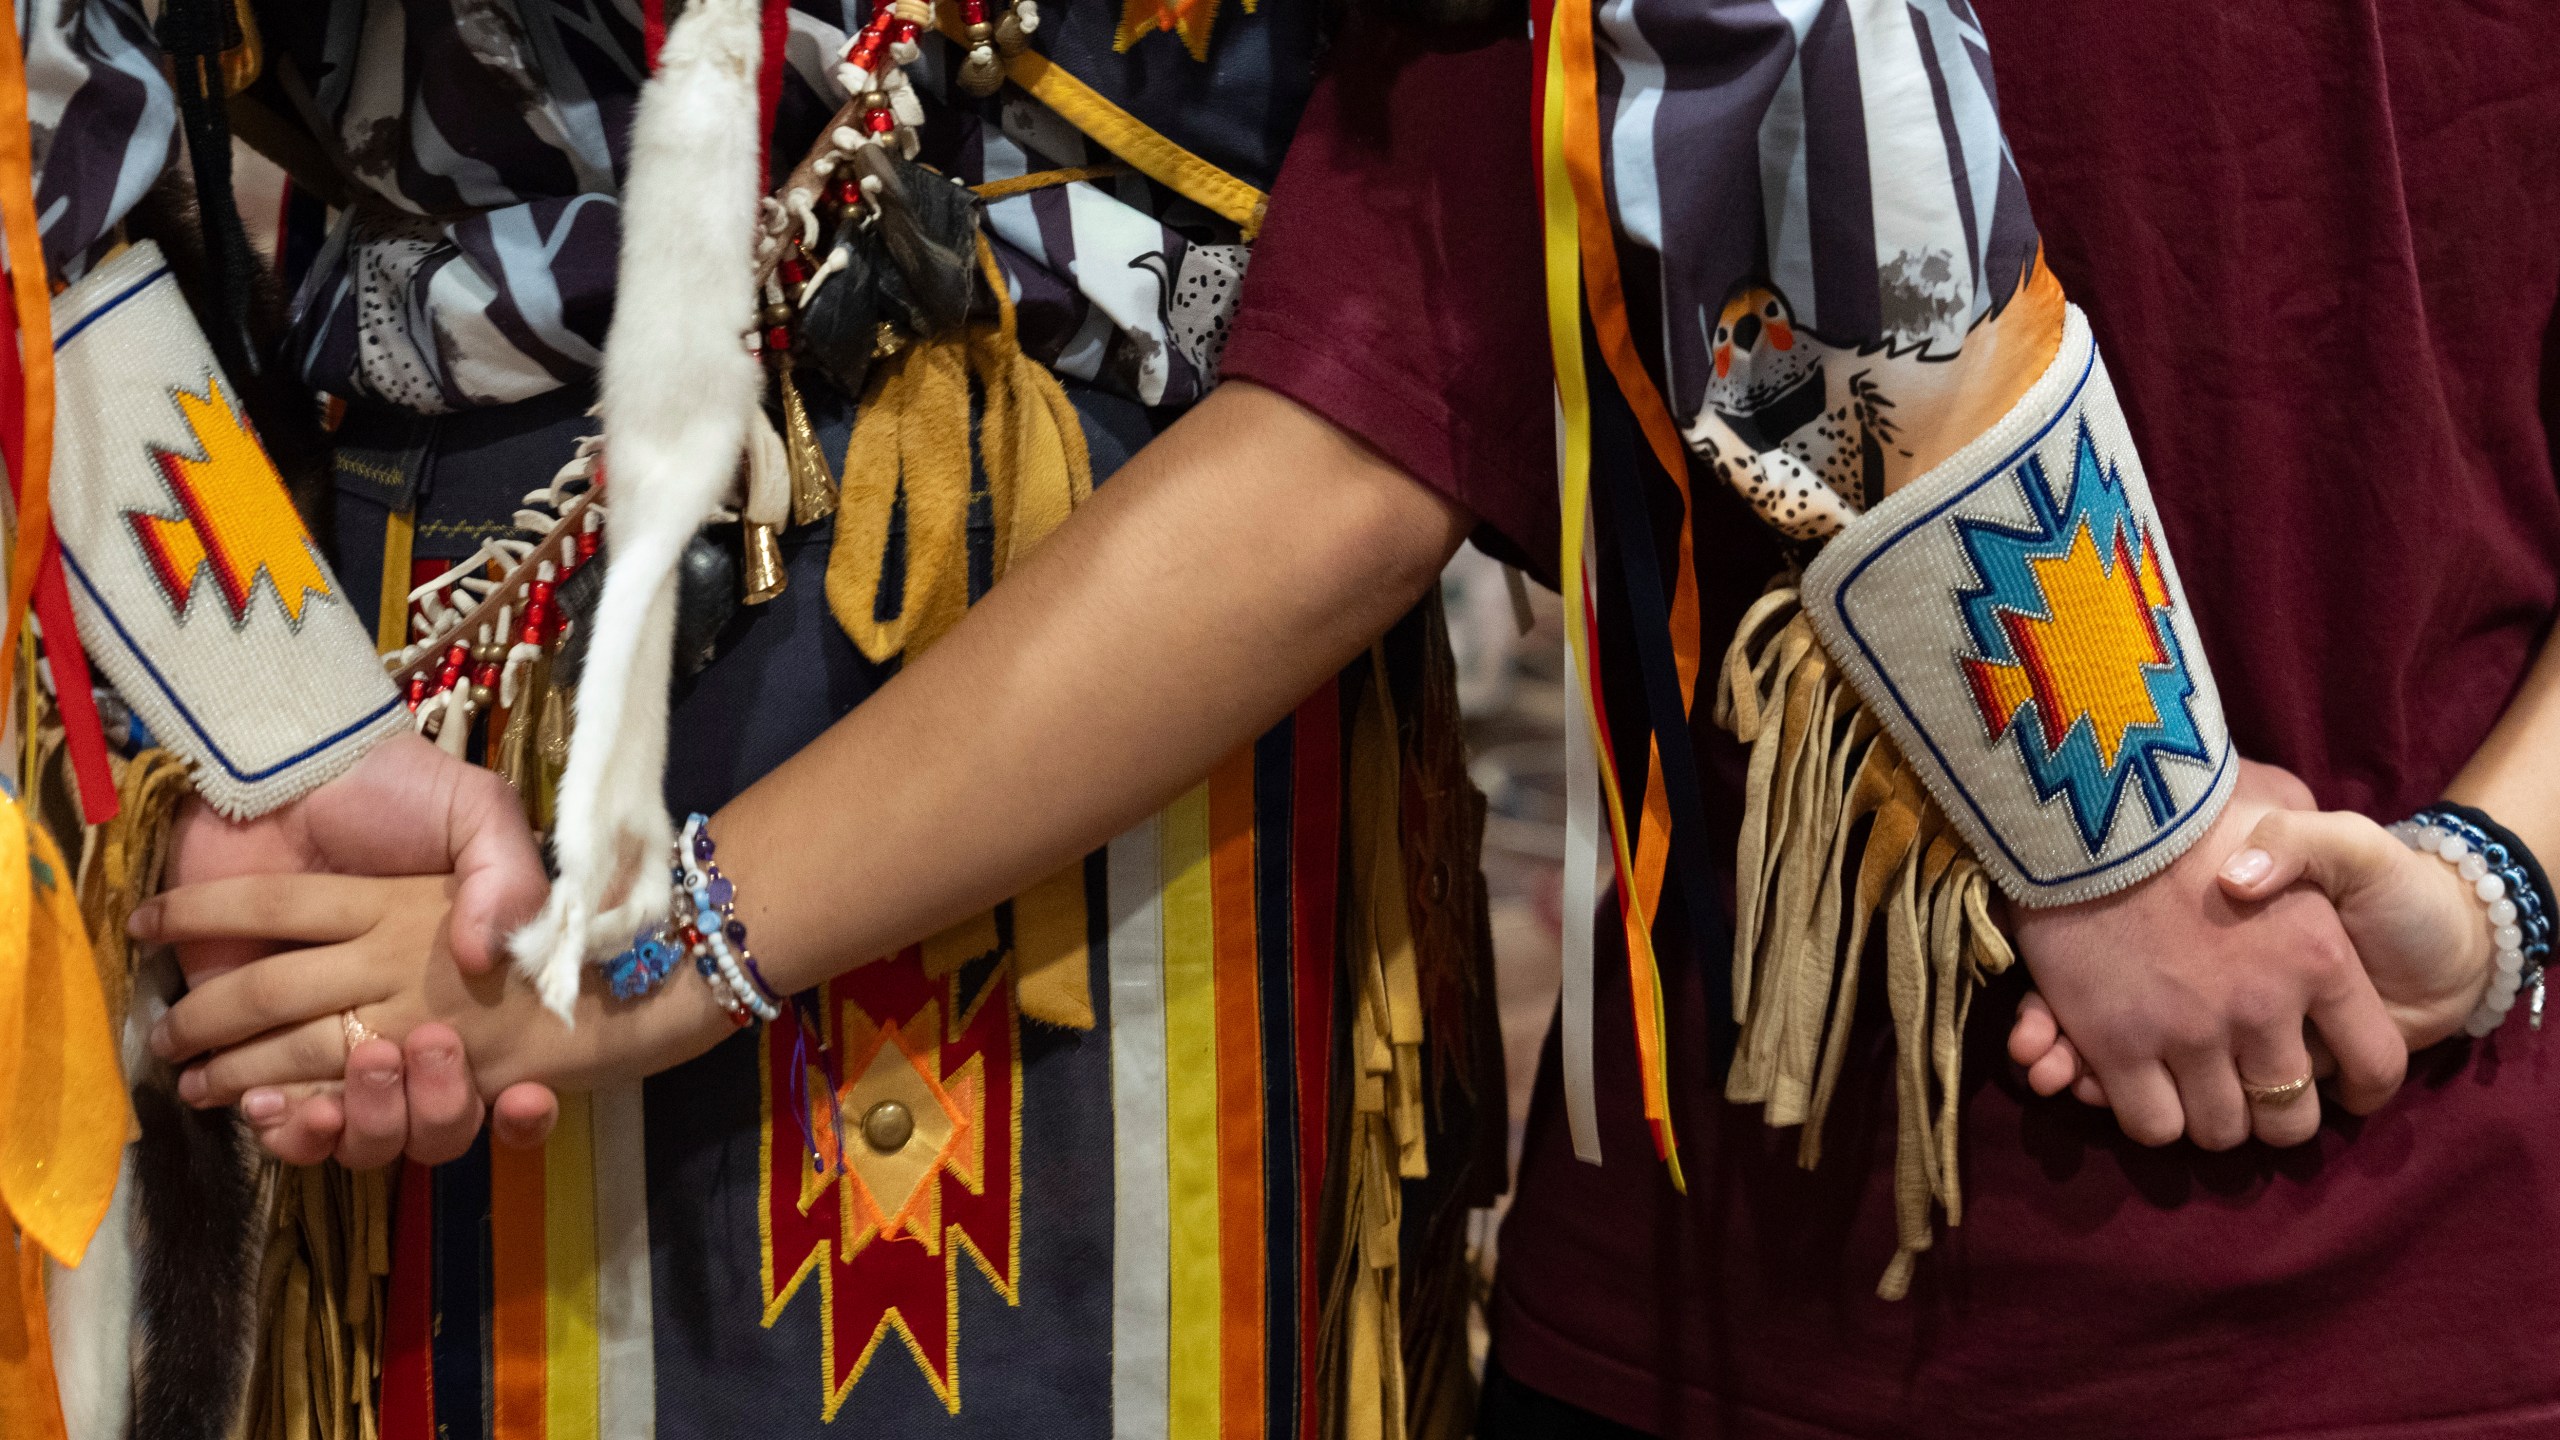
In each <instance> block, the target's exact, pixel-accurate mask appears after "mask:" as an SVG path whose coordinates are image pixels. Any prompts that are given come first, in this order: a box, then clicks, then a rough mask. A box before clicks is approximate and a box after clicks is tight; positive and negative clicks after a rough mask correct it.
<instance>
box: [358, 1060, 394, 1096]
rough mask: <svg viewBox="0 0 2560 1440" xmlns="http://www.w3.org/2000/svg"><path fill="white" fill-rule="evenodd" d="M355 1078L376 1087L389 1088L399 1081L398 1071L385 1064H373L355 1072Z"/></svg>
mask: <svg viewBox="0 0 2560 1440" xmlns="http://www.w3.org/2000/svg"><path fill="white" fill-rule="evenodd" d="M356 1078H357V1079H358V1080H361V1081H363V1082H364V1083H365V1084H367V1085H371V1086H374V1087H375V1088H377V1089H385V1090H387V1089H389V1088H390V1087H392V1086H394V1085H397V1084H399V1083H400V1072H399V1071H397V1070H394V1069H390V1068H388V1067H386V1066H381V1065H373V1066H368V1067H366V1068H365V1069H362V1070H359V1071H357V1072H356Z"/></svg>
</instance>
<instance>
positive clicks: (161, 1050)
mask: <svg viewBox="0 0 2560 1440" xmlns="http://www.w3.org/2000/svg"><path fill="white" fill-rule="evenodd" d="M176 1048H178V1047H177V1042H176V1041H174V1040H172V1039H170V1038H169V1022H168V1021H166V1020H163V1021H160V1022H159V1023H157V1024H155V1025H153V1026H152V1027H151V1053H152V1054H154V1055H157V1056H159V1057H160V1058H161V1059H163V1060H166V1059H168V1058H169V1052H170V1051H172V1050H174V1049H176Z"/></svg>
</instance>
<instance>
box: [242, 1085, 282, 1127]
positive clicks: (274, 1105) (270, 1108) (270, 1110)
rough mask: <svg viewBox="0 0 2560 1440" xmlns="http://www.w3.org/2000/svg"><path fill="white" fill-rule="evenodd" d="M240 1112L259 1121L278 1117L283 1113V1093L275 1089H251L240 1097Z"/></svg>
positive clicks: (262, 1121)
mask: <svg viewBox="0 0 2560 1440" xmlns="http://www.w3.org/2000/svg"><path fill="white" fill-rule="evenodd" d="M240 1113H241V1114H243V1115H246V1116H248V1117H249V1118H250V1119H251V1120H252V1121H256V1122H259V1123H264V1122H266V1121H269V1120H275V1119H279V1118H281V1117H282V1116H283V1114H284V1095H283V1094H282V1093H281V1092H279V1091H275V1090H252V1091H250V1092H249V1093H248V1094H246V1095H243V1096H241V1097H240Z"/></svg>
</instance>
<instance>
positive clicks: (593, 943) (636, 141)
mask: <svg viewBox="0 0 2560 1440" xmlns="http://www.w3.org/2000/svg"><path fill="white" fill-rule="evenodd" d="M762 44H763V34H762V21H761V18H760V15H759V13H758V8H757V5H756V3H755V0H693V3H692V4H690V5H688V6H686V7H685V11H684V14H683V15H682V17H680V18H679V19H678V20H677V21H676V23H675V25H674V26H673V27H672V28H671V29H670V30H669V31H668V33H667V40H666V44H665V47H664V48H663V49H661V50H660V52H659V57H658V72H657V74H656V75H655V76H653V77H652V78H651V79H650V81H649V83H648V85H647V86H646V87H645V88H644V89H642V91H641V92H640V107H639V114H638V116H637V118H636V119H635V120H634V121H633V124H632V134H631V168H630V178H629V181H628V182H627V183H626V184H625V185H624V187H623V195H622V260H621V271H620V279H619V285H618V290H617V294H616V297H615V302H614V310H613V325H612V328H611V329H610V330H609V331H607V332H606V335H605V351H604V384H603V399H602V404H601V406H600V407H599V413H600V414H601V415H602V417H603V420H604V443H605V488H606V505H607V511H606V519H605V548H606V569H605V580H604V594H603V597H602V599H601V601H600V602H599V604H598V605H597V607H596V614H595V620H594V627H595V628H594V632H593V634H592V636H591V637H590V639H589V642H588V650H587V659H586V664H585V667H584V671H583V679H582V683H581V684H580V685H579V687H578V695H577V725H576V728H575V729H574V730H573V731H572V732H571V736H570V741H569V764H568V768H567V770H566V771H565V772H564V773H563V774H562V776H561V778H560V796H559V809H558V815H559V821H558V824H557V826H556V828H555V829H554V830H553V832H552V845H553V850H554V855H555V857H556V859H557V860H558V863H559V871H560V875H559V879H558V881H557V882H555V883H554V884H553V886H552V887H551V899H550V903H549V904H547V905H546V906H544V908H543V911H542V913H541V914H540V915H539V916H537V917H535V919H534V921H533V923H532V924H530V925H528V926H526V927H525V928H524V929H523V930H521V931H519V932H517V934H516V936H515V940H514V950H515V954H516V960H517V963H518V965H519V966H520V967H521V968H522V969H523V970H524V972H525V974H526V975H527V976H528V977H529V978H530V979H532V980H533V982H534V983H535V985H536V987H537V988H538V989H539V990H540V991H541V994H542V999H543V1003H544V1004H546V1005H548V1006H550V1007H551V1009H552V1010H554V1011H555V1012H557V1013H558V1014H559V1015H560V1016H561V1017H562V1018H564V1019H566V1018H568V1016H569V1014H570V1007H571V1006H572V1005H573V1004H574V1003H575V1002H576V1000H577V995H578V981H579V972H580V970H581V967H582V966H583V964H584V962H585V961H586V960H587V959H588V958H590V957H591V956H600V955H609V954H611V953H613V952H614V951H616V950H618V949H620V948H621V947H622V946H624V945H626V944H628V943H630V940H631V937H632V935H633V934H634V933H635V932H636V931H638V930H639V929H640V927H641V926H642V925H644V924H646V923H648V922H650V921H652V920H656V919H659V918H662V917H663V916H664V915H665V914H666V912H667V904H668V901H669V899H670V894H669V886H668V879H667V865H666V858H667V849H668V847H669V846H670V845H671V844H672V843H673V842H674V839H675V835H674V830H673V828H672V827H671V826H670V824H669V823H668V819H667V814H666V805H665V801H664V799H663V798H662V792H661V786H662V783H663V772H664V770H665V766H666V751H667V686H668V681H669V664H670V660H671V658H672V652H673V649H674V640H673V632H674V629H675V608H676V562H677V560H678V558H679V557H680V556H681V555H682V554H683V551H684V547H685V545H686V543H687V542H688V541H690V540H691V539H692V538H693V535H694V532H695V531H697V530H699V529H700V528H702V525H703V523H704V521H705V520H707V519H708V518H709V517H710V515H711V512H712V510H713V508H714V507H715V506H717V505H718V504H719V502H720V500H721V499H722V498H723V497H724V496H725V495H726V494H727V493H728V491H729V489H730V487H731V485H732V483H733V482H734V481H735V479H736V476H737V471H738V462H739V457H740V456H741V455H742V454H743V453H744V449H745V444H746V438H747V423H748V420H749V417H750V416H751V415H752V414H753V412H754V410H755V408H756V404H757V399H758V392H759V388H760V384H761V381H762V378H763V376H762V371H761V370H760V369H759V368H758V366H757V363H756V360H755V358H754V356H753V355H751V354H750V353H749V352H748V350H747V348H746V342H745V335H746V333H747V330H748V328H749V327H750V326H751V325H752V324H753V323H754V320H755V282H754V276H753V273H752V269H751V266H752V264H753V259H754V254H755V235H756V201H757V199H758V198H759V196H758V190H759V184H758V181H759V177H758V175H757V173H756V171H757V163H758V153H759V145H758V140H759V137H758V135H757V123H758V119H759V110H760V107H759V104H758V97H757V89H756V76H757V67H758V62H759V57H760V54H761V51H762ZM617 892H618V898H617Z"/></svg>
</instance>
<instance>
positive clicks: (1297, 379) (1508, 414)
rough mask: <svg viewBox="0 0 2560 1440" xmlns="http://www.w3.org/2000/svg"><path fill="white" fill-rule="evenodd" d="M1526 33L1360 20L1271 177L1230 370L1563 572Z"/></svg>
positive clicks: (1510, 549)
mask: <svg viewBox="0 0 2560 1440" xmlns="http://www.w3.org/2000/svg"><path fill="white" fill-rule="evenodd" d="M1529 66H1530V55H1529V46H1528V42H1527V41H1526V40H1525V39H1520V38H1516V37H1515V38H1506V39H1502V40H1498V41H1495V42H1493V43H1491V44H1485V45H1480V46H1477V47H1475V48H1471V49H1464V50H1433V49H1426V48H1424V45H1423V43H1422V42H1421V41H1419V40H1417V39H1415V38H1414V37H1412V36H1410V35H1408V34H1407V33H1405V32H1403V31H1401V30H1398V29H1396V28H1394V27H1392V26H1390V25H1388V24H1386V23H1385V22H1382V21H1375V20H1367V19H1362V18H1357V17H1355V18H1354V19H1352V20H1351V21H1349V22H1348V23H1347V25H1346V28H1345V31H1344V33H1343V34H1342V35H1341V36H1340V37H1338V39H1337V40H1336V42H1335V44H1334V46H1333V51H1332V59H1331V62H1330V67H1329V70H1328V73H1327V74H1326V75H1325V76H1324V78H1323V79H1322V80H1321V82H1319V84H1318V85H1317V87H1316V91H1315V95H1314V98H1313V99H1312V100H1311V101H1310V102H1309V104H1308V106H1307V111H1306V116H1305V118H1304V119H1303V120H1302V121H1301V122H1300V124H1299V127H1298V133H1297V136H1296V138H1295V139H1294V140H1292V141H1291V142H1290V147H1289V156H1288V160H1287V162H1286V163H1285V165H1284V166H1283V167H1282V169H1281V172H1280V179H1279V183H1278V184H1277V185H1276V186H1275V187H1274V188H1273V191H1272V195H1271V207H1270V213H1269V217H1268V219H1267V220H1266V222H1265V224H1264V228H1263V231H1262V235H1261V237H1260V239H1259V240H1257V241H1256V242H1255V245H1254V248H1253V262H1252V265H1251V266H1250V268H1249V269H1248V270H1247V272H1246V277H1245V287H1244V297H1243V300H1242V302H1241V304H1240V307H1239V309H1238V311H1237V314H1236V318H1235V322H1234V327H1233V329H1232V330H1231V332H1230V338H1229V340H1228V342H1227V349H1226V354H1225V357H1224V359H1223V360H1222V362H1221V364H1220V372H1221V373H1222V374H1223V375H1224V376H1225V377H1226V378H1228V379H1232V380H1250V381H1252V382H1253V383H1254V384H1257V385H1261V386H1265V387H1267V388H1269V389H1272V390H1277V391H1279V392H1280V393H1281V394H1283V395H1286V396H1288V397H1289V398H1290V399H1292V400H1295V401H1297V402H1298V403H1299V404H1301V405H1304V406H1306V407H1307V408H1308V409H1310V410H1313V411H1315V412H1316V413H1317V414H1319V415H1322V416H1324V417H1325V418H1326V419H1327V420H1330V421H1332V422H1333V423H1334V424H1336V425H1339V426H1341V427H1342V428H1343V429H1345V430H1348V431H1350V432H1351V433H1352V434H1354V435H1356V436H1358V437H1360V439H1361V440H1363V441H1364V442H1366V443H1367V444H1368V445H1369V447H1370V448H1371V449H1374V450H1376V451H1377V452H1378V453H1379V454H1381V455H1383V456H1385V457H1386V458H1387V459H1388V460H1390V461H1392V462H1394V464H1395V465H1396V466H1397V467H1399V468H1400V469H1402V470H1403V471H1404V472H1405V473H1406V474H1408V475H1411V476H1412V477H1413V478H1414V479H1415V480H1417V481H1419V482H1421V483H1422V484H1424V485H1428V486H1430V487H1431V488H1432V489H1434V490H1436V491H1439V492H1440V493H1441V494H1443V495H1446V496H1448V497H1449V498H1450V499H1452V500H1454V501H1456V502H1457V503H1459V504H1461V505H1463V506H1465V507H1466V508H1467V509H1468V510H1469V511H1470V512H1472V513H1473V514H1474V515H1475V517H1476V519H1477V520H1478V521H1479V522H1480V523H1479V528H1478V530H1477V533H1476V537H1475V538H1476V543H1477V544H1478V545H1479V546H1480V547H1482V548H1483V549H1485V550H1486V551H1488V552H1489V553H1492V554H1494V555H1497V556H1499V557H1500V558H1502V559H1504V560H1508V561H1510V562H1511V563H1513V564H1516V565H1520V566H1521V567H1522V568H1524V569H1526V570H1528V571H1529V573H1530V574H1532V575H1535V576H1538V577H1540V578H1541V579H1544V580H1547V581H1548V582H1549V583H1553V577H1554V574H1555V567H1556V544H1557V541H1556V531H1557V520H1556V516H1557V503H1556V478H1555V439H1554V400H1553V382H1552V380H1551V378H1550V374H1551V372H1550V369H1549V365H1548V359H1547V345H1546V328H1545V318H1544V313H1543V306H1542V303H1541V297H1542V296H1543V295H1544V293H1545V280H1544V276H1543V272H1542V271H1541V268H1540V264H1539V249H1538V206H1537V194H1536V190H1535V188H1534V186H1533V185H1532V183H1531V182H1532V179H1533V177H1534V173H1535V172H1534V171H1533V169H1532V165H1533V163H1534V157H1533V155H1532V152H1531V149H1530V143H1529V142H1530V113H1529V75H1530V72H1529Z"/></svg>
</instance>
